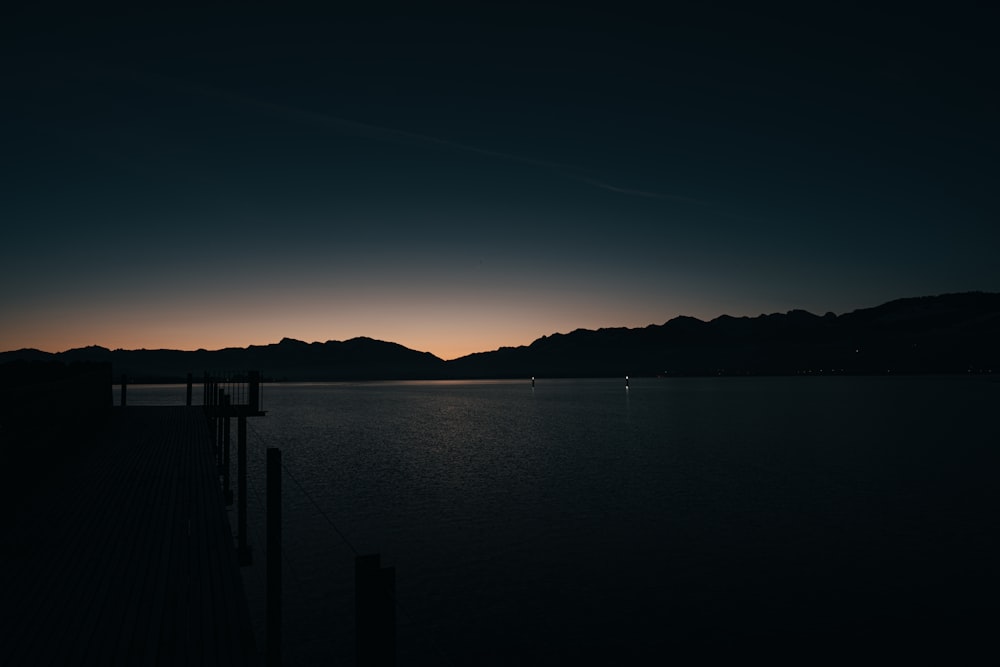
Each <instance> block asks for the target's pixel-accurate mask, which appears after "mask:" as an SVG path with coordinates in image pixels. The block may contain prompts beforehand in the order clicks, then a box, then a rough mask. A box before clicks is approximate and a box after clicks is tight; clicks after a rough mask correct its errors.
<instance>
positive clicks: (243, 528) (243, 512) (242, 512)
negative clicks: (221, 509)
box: [236, 415, 253, 565]
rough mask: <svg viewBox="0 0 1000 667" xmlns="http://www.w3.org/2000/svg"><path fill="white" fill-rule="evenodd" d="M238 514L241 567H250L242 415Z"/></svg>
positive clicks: (241, 421) (238, 434) (239, 422)
mask: <svg viewBox="0 0 1000 667" xmlns="http://www.w3.org/2000/svg"><path fill="white" fill-rule="evenodd" d="M236 483H237V484H238V485H239V486H238V488H237V498H236V513H237V531H238V533H237V540H238V547H237V555H238V557H239V561H240V565H250V564H251V563H252V562H253V558H252V557H251V555H250V545H249V544H248V543H247V418H246V416H245V415H240V416H239V417H238V418H237V419H236Z"/></svg>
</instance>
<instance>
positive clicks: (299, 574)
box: [129, 377, 1000, 665]
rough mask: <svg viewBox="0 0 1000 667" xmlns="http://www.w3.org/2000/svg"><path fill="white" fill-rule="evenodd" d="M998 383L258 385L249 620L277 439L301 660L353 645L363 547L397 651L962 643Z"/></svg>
mask: <svg viewBox="0 0 1000 667" xmlns="http://www.w3.org/2000/svg"><path fill="white" fill-rule="evenodd" d="M129 391H130V394H129V398H130V402H133V403H140V402H146V403H148V402H163V403H172V404H177V403H181V402H183V400H184V395H183V394H184V390H183V388H182V387H180V388H179V387H166V388H164V387H159V388H154V387H130V389H129ZM196 400H200V392H199V391H198V390H196ZM998 404H1000V383H997V382H993V381H991V380H989V379H987V378H978V377H971V378H966V377H953V378H951V377H948V378H926V377H917V378H896V377H885V378H836V377H833V378H764V379H756V378H755V379H738V378H719V379H664V380H652V379H650V380H636V379H633V380H632V383H631V388H630V389H628V390H626V389H625V387H624V384H623V382H622V381H619V380H540V381H539V382H538V383H537V386H536V387H535V388H534V389H532V387H531V386H530V384H529V383H528V382H525V381H518V382H507V381H503V382H399V383H358V384H345V383H337V384H298V385H297V384H291V385H268V386H266V388H265V393H264V408H265V409H266V410H267V411H268V416H267V417H264V418H259V419H254V420H251V424H250V426H251V428H250V437H249V440H250V456H251V477H252V478H253V480H252V484H251V494H250V498H251V500H250V505H251V507H250V513H251V523H252V526H251V529H252V534H251V538H252V540H253V541H254V542H255V547H254V551H255V557H256V559H257V560H256V564H255V565H254V566H253V567H251V568H247V569H245V570H244V579H245V583H246V585H247V592H248V597H249V598H250V602H251V606H252V608H253V610H254V614H255V622H256V623H257V627H258V629H259V630H260V637H261V639H260V640H259V641H261V642H262V641H263V640H262V637H263V627H264V625H263V599H264V598H263V590H264V588H263V574H264V567H263V562H264V559H263V555H264V554H263V549H264V546H263V490H264V478H263V460H264V449H265V448H266V447H280V448H281V449H282V451H283V458H284V463H285V466H286V468H287V470H286V474H285V476H284V478H283V487H284V490H283V498H284V503H285V529H284V530H285V532H284V544H285V556H284V557H285V573H284V579H285V595H286V603H285V621H286V623H285V655H286V663H287V664H331V663H333V662H339V663H347V664H353V659H354V657H353V656H354V646H353V558H354V550H356V551H357V552H360V553H368V552H378V553H380V554H381V555H382V560H383V563H384V564H388V565H394V566H395V567H396V570H397V595H398V599H399V606H400V615H399V630H398V642H399V663H400V664H401V665H415V664H420V665H424V664H428V665H429V664H455V665H470V664H541V663H543V662H544V663H549V664H613V663H620V662H622V661H625V662H636V661H642V660H649V659H661V658H662V659H664V660H667V659H671V658H681V659H683V660H685V661H686V660H691V659H694V660H696V661H702V660H710V659H712V658H713V657H722V656H726V657H732V656H740V655H744V654H745V652H757V651H762V652H766V653H768V654H769V655H771V654H775V653H777V654H781V655H784V656H785V657H789V656H791V657H792V659H793V660H796V659H801V660H800V661H805V662H811V661H815V659H816V658H817V657H821V656H824V655H829V654H831V652H840V653H843V654H845V655H846V656H847V657H850V658H852V659H853V660H854V661H855V662H857V661H862V662H863V661H864V659H865V657H866V656H867V657H868V658H872V659H873V660H874V659H875V658H874V657H873V656H881V657H880V658H879V659H882V658H884V657H885V656H883V655H882V654H885V653H888V654H889V657H892V656H893V655H896V654H897V653H898V652H900V651H903V652H905V653H912V654H913V655H922V654H924V651H925V649H926V650H942V649H944V650H949V651H950V650H952V648H953V647H955V646H959V647H967V646H972V645H975V644H976V643H977V642H980V641H983V642H984V641H985V640H984V639H982V637H983V633H984V632H986V629H987V627H992V625H989V626H988V625H987V622H986V621H987V618H988V610H989V609H993V608H994V605H995V595H996V592H997V587H996V579H995V575H994V574H993V573H992V568H993V563H994V559H995V557H996V555H997V553H996V551H995V549H993V547H992V546H991V544H992V540H991V533H992V532H994V530H993V527H994V524H995V518H994V516H995V515H994V512H995V510H996V509H997V506H998V504H997V494H996V491H995V490H994V487H995V484H994V483H993V478H994V476H995V475H996V471H997V463H998V460H1000V457H998V454H997V450H996V445H997V436H996V433H997V424H996V418H995V416H994V415H995V414H997V406H998ZM234 431H235V429H234ZM299 485H301V487H300V486H299ZM317 506H318V508H317ZM324 514H325V516H324ZM331 521H332V523H333V524H335V525H336V527H337V529H339V531H340V532H341V533H342V534H343V535H344V536H345V537H346V540H348V541H349V543H350V544H347V543H346V542H345V540H344V539H341V537H340V536H338V535H337V533H336V531H335V530H334V529H333V527H332V526H331V523H330V522H331ZM231 522H232V523H233V524H234V525H235V515H232V516H231ZM352 549H353V550H352ZM990 613H992V612H990ZM862 647H864V649H863V650H864V651H865V653H858V651H861V650H862ZM802 651H807V652H808V655H809V656H810V657H803V654H802V653H801V652H802ZM897 657H898V655H897Z"/></svg>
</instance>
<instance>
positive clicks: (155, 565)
mask: <svg viewBox="0 0 1000 667" xmlns="http://www.w3.org/2000/svg"><path fill="white" fill-rule="evenodd" d="M54 418H58V417H54ZM54 468H57V467H55V466H54ZM23 474H24V475H25V476H28V477H30V478H32V479H33V480H34V484H33V486H34V487H35V489H34V491H33V492H31V493H30V494H29V497H28V501H27V502H22V503H21V507H20V509H19V511H18V512H17V513H16V514H15V515H14V516H13V518H12V522H11V525H9V526H7V531H6V532H5V533H4V534H3V538H2V544H0V548H2V554H3V555H2V563H0V590H2V591H3V594H2V597H0V614H2V616H0V627H2V628H3V632H2V634H0V664H4V665H33V664H65V665H71V664H72V665H91V664H93V665H110V664H212V665H228V664H232V665H246V664H256V663H257V662H258V661H259V660H258V655H257V652H256V649H255V647H254V640H253V635H252V631H251V626H250V621H249V615H248V612H247V607H246V602H245V598H244V594H243V589H242V583H241V579H240V572H239V565H238V564H237V561H236V552H235V550H234V548H233V542H232V538H231V533H230V528H229V525H228V521H227V518H226V513H225V509H224V506H223V500H222V495H221V491H220V488H219V484H218V476H217V474H216V471H215V469H214V460H213V452H212V441H211V439H210V437H209V433H208V430H207V428H206V423H205V417H204V413H203V412H202V410H201V409H200V408H186V407H176V408H173V407H156V408H141V407H129V408H116V409H115V410H114V411H113V414H112V416H111V418H110V422H109V424H108V427H107V428H106V429H104V430H103V431H102V432H100V433H99V434H98V435H97V436H96V438H95V442H94V444H93V446H92V449H90V451H88V452H87V453H86V455H85V456H80V457H79V458H78V459H77V460H76V461H75V462H74V465H73V466H62V467H61V469H54V470H48V469H33V470H25V471H23ZM28 486H32V485H28Z"/></svg>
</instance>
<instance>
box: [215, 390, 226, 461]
mask: <svg viewBox="0 0 1000 667" xmlns="http://www.w3.org/2000/svg"><path fill="white" fill-rule="evenodd" d="M217 391H218V393H217V395H216V403H215V407H216V410H215V413H216V414H217V415H218V418H217V419H216V427H215V469H216V470H217V471H218V472H222V429H223V426H222V423H223V418H222V409H223V406H224V403H225V400H226V394H225V391H226V390H225V389H223V388H222V387H219V389H218V390H217Z"/></svg>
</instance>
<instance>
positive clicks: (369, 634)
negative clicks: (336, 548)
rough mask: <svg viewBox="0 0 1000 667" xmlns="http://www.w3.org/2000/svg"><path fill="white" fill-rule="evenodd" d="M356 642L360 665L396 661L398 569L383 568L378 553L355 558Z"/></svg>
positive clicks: (374, 666) (366, 666)
mask: <svg viewBox="0 0 1000 667" xmlns="http://www.w3.org/2000/svg"><path fill="white" fill-rule="evenodd" d="M354 611H355V616H356V618H355V632H356V635H355V641H356V642H357V644H356V646H357V656H358V662H357V664H358V667H391V666H393V665H395V664H396V568H393V567H381V566H380V557H379V555H378V554H365V555H362V556H358V557H357V558H356V559H355V561H354Z"/></svg>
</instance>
